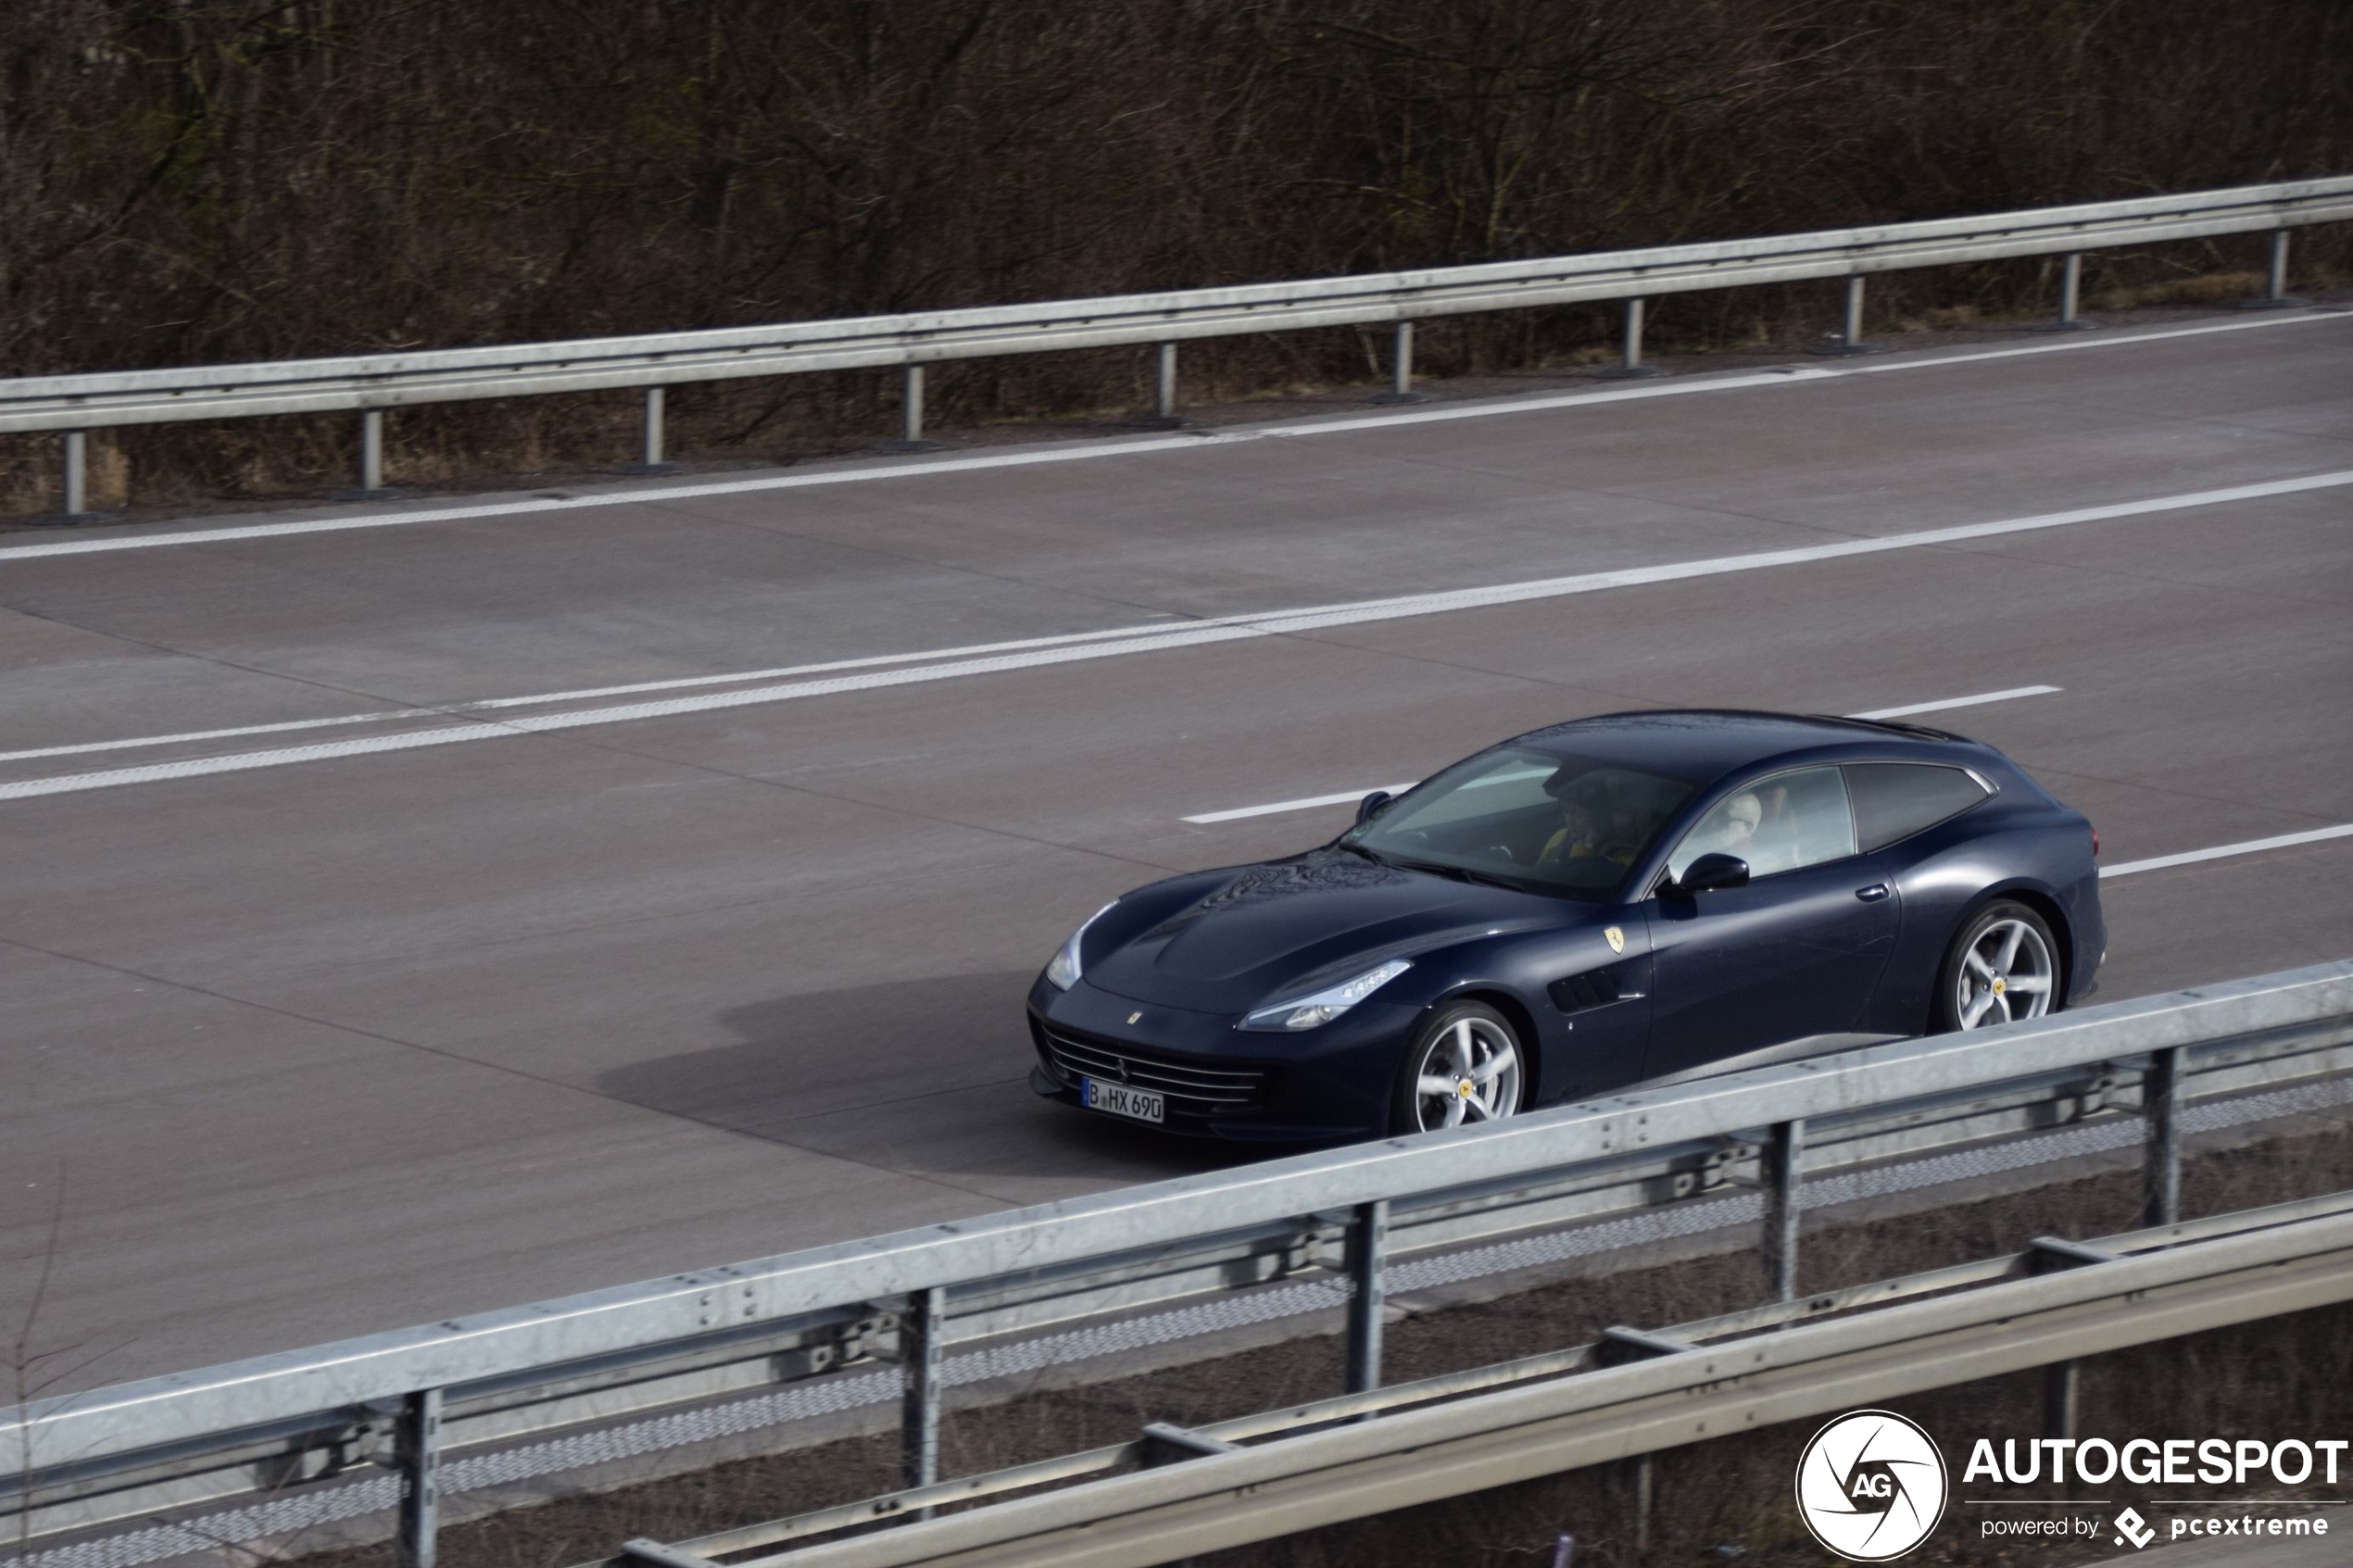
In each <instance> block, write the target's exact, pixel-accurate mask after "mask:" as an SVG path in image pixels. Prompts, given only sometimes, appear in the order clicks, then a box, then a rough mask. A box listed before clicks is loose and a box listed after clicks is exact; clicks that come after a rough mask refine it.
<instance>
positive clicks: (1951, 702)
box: [1847, 686, 2059, 719]
mask: <svg viewBox="0 0 2353 1568" xmlns="http://www.w3.org/2000/svg"><path fill="white" fill-rule="evenodd" d="M2058 689H2059V688H2058V687H2057V686H2012V687H2011V688H2010V689H2009V690H2007V691H2004V692H1980V693H1978V694H1977V695H1976V696H1948V697H1946V698H1944V700H1943V701H1941V702H1915V703H1912V704H1910V705H1909V706H1907V707H1904V708H1874V709H1871V710H1870V711H1869V713H1850V714H1848V715H1847V717H1848V718H1849V719H1908V718H1910V717H1911V716H1912V715H1913V714H1915V713H1942V712H1944V710H1945V709H1951V708H1976V707H1979V706H1982V704H1985V703H1989V702H2007V701H2009V700H2010V699H2011V698H2012V697H2020V696H2050V695H2051V694H2052V693H2053V692H2056V691H2057V690H2058Z"/></svg>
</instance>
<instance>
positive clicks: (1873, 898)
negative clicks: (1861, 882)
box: [1855, 882, 1887, 904]
mask: <svg viewBox="0 0 2353 1568" xmlns="http://www.w3.org/2000/svg"><path fill="white" fill-rule="evenodd" d="M1855 897H1857V898H1860V899H1861V900H1863V902H1865V903H1866V904H1876V903H1878V902H1879V901H1880V900H1881V898H1884V897H1887V884H1885V883H1883V882H1875V883H1873V884H1870V885H1869V887H1858V888H1856V890H1855Z"/></svg>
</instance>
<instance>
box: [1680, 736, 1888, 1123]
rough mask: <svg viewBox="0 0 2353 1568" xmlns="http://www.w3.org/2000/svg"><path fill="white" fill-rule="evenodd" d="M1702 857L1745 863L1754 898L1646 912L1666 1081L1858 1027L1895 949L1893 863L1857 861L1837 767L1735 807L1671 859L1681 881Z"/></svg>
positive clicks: (1723, 807)
mask: <svg viewBox="0 0 2353 1568" xmlns="http://www.w3.org/2000/svg"><path fill="white" fill-rule="evenodd" d="M1705 854H1730V855H1734V856H1736V857H1738V858H1740V859H1743V860H1745V861H1746V862H1747V863H1748V866H1749V874H1750V880H1749V882H1748V884H1747V885H1745V886H1742V887H1726V888H1718V889H1715V890H1712V891H1708V892H1704V893H1698V894H1690V895H1686V894H1677V893H1672V892H1668V893H1664V894H1657V895H1654V896H1653V897H1651V898H1649V899H1648V900H1646V901H1645V903H1644V905H1643V913H1644V916H1645V918H1646V919H1647V920H1648V922H1649V924H1650V935H1651V1029H1650V1037H1651V1039H1650V1049H1649V1052H1648V1053H1647V1055H1646V1057H1645V1059H1644V1063H1643V1073H1644V1075H1645V1076H1648V1077H1656V1076H1658V1075H1660V1074H1663V1073H1680V1072H1682V1071H1684V1070H1685V1069H1687V1068H1691V1067H1696V1066H1699V1065H1701V1064H1703V1063H1705V1062H1709V1061H1715V1060H1721V1059H1723V1058H1725V1057H1730V1056H1737V1055H1739V1054H1741V1053H1742V1052H1743V1051H1749V1050H1755V1049H1757V1048H1759V1047H1764V1046H1770V1045H1778V1044H1780V1042H1781V1041H1784V1040H1793V1039H1797V1038H1800V1037H1802V1036H1805V1035H1829V1034H1838V1033H1841V1032H1843V1031H1846V1030H1850V1029H1853V1028H1854V1027H1855V1026H1856V1020H1857V1019H1859V1018H1860V1017H1861V1016H1862V1013H1863V1010H1864V1008H1865V1007H1866V1005H1867V1004H1868V1003H1869V1000H1870V997H1871V992H1872V989H1873V987H1874V986H1876V985H1878V983H1879V977H1880V972H1881V970H1882V969H1884V968H1885V967H1886V964H1887V959H1888V955H1889V953H1890V952H1891V951H1892V950H1893V949H1894V945H1895V934H1896V924H1897V920H1898V904H1899V898H1898V896H1897V894H1896V892H1895V890H1894V889H1895V884H1894V877H1893V875H1892V874H1890V873H1891V868H1890V866H1889V865H1887V864H1882V861H1886V860H1889V859H1891V857H1890V856H1887V855H1858V854H1856V838H1855V819H1854V813H1853V811H1852V809H1850V807H1849V805H1848V801H1847V792H1846V784H1845V782H1844V779H1843V776H1842V774H1841V772H1840V771H1839V770H1838V769H1837V768H1835V767H1818V768H1801V769H1794V770H1793V771H1789V772H1785V773H1778V774H1774V775H1772V776H1770V777H1768V778H1766V779H1761V780H1758V781H1756V782H1755V783H1754V784H1747V785H1744V786H1743V787H1742V788H1741V789H1738V790H1735V791H1733V792H1731V793H1730V794H1729V795H1727V796H1726V797H1724V798H1723V799H1722V800H1719V801H1718V802H1717V803H1716V805H1715V806H1714V807H1712V808H1710V809H1709V810H1708V811H1707V813H1706V814H1705V816H1703V817H1702V818H1701V819H1700V821H1699V822H1696V823H1694V824H1693V825H1692V829H1691V831H1690V832H1689V833H1688V834H1685V835H1684V837H1683V840H1682V842H1681V843H1680V844H1679V845H1678V846H1677V847H1676V848H1675V850H1674V852H1673V853H1672V854H1670V855H1669V856H1668V857H1667V870H1668V872H1669V873H1670V874H1671V875H1673V876H1675V877H1678V878H1680V876H1681V875H1682V873H1683V872H1685V871H1686V870H1687V869H1688V868H1689V866H1690V864H1691V862H1692V861H1693V860H1695V859H1698V858H1699V857H1700V856H1702V855H1705Z"/></svg>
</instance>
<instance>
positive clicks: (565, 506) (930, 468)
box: [0, 312, 2347, 560]
mask: <svg viewBox="0 0 2353 1568" xmlns="http://www.w3.org/2000/svg"><path fill="white" fill-rule="evenodd" d="M2346 319H2347V318H2346V317H2345V316H2343V315H2342V314H2340V313H2317V312H2316V313H2314V314H2311V315H2294V314H2288V315H2277V316H2271V315H2267V316H2261V317H2258V318H2255V319H2253V320H2244V321H2221V322H2215V323H2212V324H2209V325H2206V326H2197V327H2171V328H2167V329H2164V330H2162V331H2158V332H2119V333H2116V334H2114V335H2112V336H2111V335H2098V336H2092V337H2082V338H2066V339H2061V340H2058V341H2056V342H2052V343H2041V344H2032V345H2027V346H2025V347H2021V348H1995V349H1986V350H1982V351H1979V352H1973V353H1969V354H1951V355H1944V356H1941V357H1932V358H1919V359H1900V360H1894V361H1874V362H1867V363H1862V364H1855V365H1849V366H1846V367H1843V368H1841V369H1837V370H1832V369H1830V368H1828V367H1820V366H1806V367H1802V368H1800V369H1797V370H1768V371H1762V372H1757V373H1755V374H1747V375H1723V376H1712V377H1708V378H1705V379H1698V378H1693V379H1689V380H1669V381H1659V382H1651V383H1643V384H1641V385H1637V386H1627V387H1613V388H1609V389H1607V390H1604V391H1598V392H1568V393H1556V394H1553V395H1546V396H1541V397H1521V398H1514V399H1511V400H1509V401H1491V402H1478V403H1450V404H1446V405H1444V406H1441V407H1440V408H1417V409H1414V410H1411V411H1408V412H1398V413H1382V414H1370V415H1364V416H1360V417H1357V418H1354V419H1345V420H1319V421H1315V422H1313V423H1302V424H1290V425H1252V426H1245V427H1242V428H1240V429H1238V430H1229V431H1217V432H1214V433H1209V434H1205V435H1173V436H1149V437H1142V438H1139V439H1136V440H1132V441H1106V442H1101V443H1099V444H1092V445H1086V446H1083V447H1075V448H1066V447H1057V448H1055V449H1052V450H1050V451H1044V452H993V453H988V454H986V455H984V456H979V457H969V458H926V459H924V460H921V461H917V462H908V463H877V464H873V465H869V466H865V467H860V468H849V469H836V470H826V471H823V472H818V473H791V474H774V475H770V476H769V477H766V478H763V479H741V480H725V481H715V482H712V483H703V484H668V485H659V486H653V487H650V488H647V489H642V490H614V491H603V492H599V493H598V494H596V495H569V496H565V497H562V498H560V499H550V498H545V497H539V496H534V497H532V498H531V499H528V500H518V501H491V502H476V503H473V504H471V505H466V506H456V507H427V508H419V509H416V510H412V511H399V512H362V513H359V514H357V515H354V516H349V517H327V518H311V519H307V520H305V521H298V522H261V523H245V524H240V525H237V526H234V527H229V528H207V529H183V530H181V531H179V532H176V533H146V532H142V533H130V534H121V535H117V536H113V537H108V538H102V539H59V540H52V541H49V542H47V543H44V544H39V545H14V546H6V547H0V560H30V559H33V558H39V557H43V556H79V555H95V554H99V553H102V552H107V551H113V550H150V549H159V548H162V547H165V546H172V545H202V544H215V543H220V542H222V541H227V540H237V539H274V538H279V537H283V536H285V535H289V534H298V533H346V532H348V531H350V530H353V529H360V528H397V527H402V526H405V525H408V524H411V523H426V522H464V521H472V520H474V519H478V518H494V517H525V516H532V515H535V514H538V513H542V512H566V511H581V510H585V509H586V508H592V507H625V506H635V505H639V504H643V503H648V502H655V501H691V500H702V499H705V498H708V497H710V496H713V495H752V494H758V493H761V492H766V491H772V490H799V489H805V488H808V487H809V486H812V485H820V484H859V483H865V482H867V481H869V480H881V479H921V478H925V477H927V476H932V475H937V474H944V473H969V472H973V471H975V470H983V469H1008V468H1030V467H1035V466H1037V465H1038V464H1043V463H1075V462H1084V461H1087V460H1088V459H1090V458H1123V457H1133V456H1136V455H1138V454H1140V453H1150V452H1180V451H1190V450H1193V449H1195V448H1198V447H1203V446H1227V445H1234V444H1235V443H1238V442H1244V441H1261V440H1266V439H1270V438H1279V437H1293V436H1307V435H1340V434H1347V433H1353V432H1357V431H1366V430H1385V429H1388V428H1390V427H1391V426H1396V425H1414V424H1430V423H1437V422H1442V421H1445V420H1478V419H1490V418H1493V417H1496V416H1499V415H1504V414H1532V413H1541V412H1544V411H1547V410H1550V409H1554V408H1578V407H1581V406H1583V405H1586V404H1592V403H1624V402H1633V401H1639V400H1641V399H1643V398H1650V397H1681V396H1687V395H1692V394H1694V393H1703V392H1735V391H1741V390H1743V389H1748V388H1755V387H1767V386H1787V385H1790V384H1792V383H1804V382H1818V381H1830V380H1835V379H1837V378H1840V377H1843V376H1850V375H1865V374H1870V373H1874V372H1878V371H1882V370H1928V369H1933V368H1934V367H1936V366H1939V365H1963V364H1970V363H1974V362H1976V361H1978V360H1981V359H2001V358H2017V357H2020V356H2023V355H2030V354H2057V353H2061V352H2067V351H2071V350H2075V349H2086V348H2120V347H2123V346H2125V345H2129V344H2136V343H2161V342H2165V341H2167V340H2169V339H2172V338H2184V337H2205V336H2208V335H2211V334H2213V333H2216V332H2252V331H2256V330H2259V329H2261V328H2267V327H2288V326H2304V325H2309V324H2311V323H2313V322H2316V321H2336V320H2346Z"/></svg>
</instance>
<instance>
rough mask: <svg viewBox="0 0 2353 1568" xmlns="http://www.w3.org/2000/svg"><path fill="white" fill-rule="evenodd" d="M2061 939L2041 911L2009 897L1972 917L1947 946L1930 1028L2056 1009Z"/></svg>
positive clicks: (1970, 1025) (1974, 1025)
mask: <svg viewBox="0 0 2353 1568" xmlns="http://www.w3.org/2000/svg"><path fill="white" fill-rule="evenodd" d="M2061 1000H2062V998H2061V997H2060V996H2059V967H2058V944H2057V942H2055V941H2053V940H2052V938H2051V928H2050V927H2049V926H2047V925H2045V924H2044V923H2043V917H2042V916H2041V915H2038V914H2036V913H2035V912H2034V911H2033V910H2032V909H2028V908H2027V907H2026V906H2025V905H2023V904H2015V903H2011V902H2009V901H2008V900H2007V899H2004V900H2001V901H1999V902H1996V903H1992V904H1988V905H1986V906H1985V908H1983V909H1980V910H1978V911H1977V913H1976V914H1975V915H1973V916H1971V917H1970V918H1969V922H1968V923H1967V924H1965V925H1963V926H1962V927H1961V929H1960V932H1959V933H1958V935H1955V936H1954V938H1953V945H1952V947H1949V948H1947V949H1946V950H1945V954H1944V968H1943V969H1942V970H1941V971H1939V972H1938V974H1937V981H1936V1013H1935V1017H1934V1019H1933V1021H1932V1025H1931V1030H1932V1032H1933V1033H1935V1034H1940V1035H1941V1034H1945V1033H1948V1032H1950V1031H1952V1030H1956V1029H1981V1028H1983V1027H1985V1026H1986V1025H1988V1024H1993V1023H2008V1022H2012V1021H2014V1020H2016V1019H2020V1018H2041V1017H2042V1016H2043V1015H2044V1014H2045V1013H2050V1012H2056V1011H2057V1010H2058V1007H2059V1003H2060V1001H2061Z"/></svg>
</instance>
